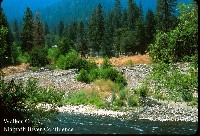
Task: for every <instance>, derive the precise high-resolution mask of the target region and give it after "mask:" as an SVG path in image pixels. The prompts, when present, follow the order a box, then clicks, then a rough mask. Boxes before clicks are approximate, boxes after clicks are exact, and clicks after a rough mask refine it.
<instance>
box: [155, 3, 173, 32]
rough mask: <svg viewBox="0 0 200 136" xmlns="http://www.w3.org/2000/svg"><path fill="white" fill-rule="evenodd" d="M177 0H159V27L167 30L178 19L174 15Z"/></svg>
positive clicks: (157, 14)
mask: <svg viewBox="0 0 200 136" xmlns="http://www.w3.org/2000/svg"><path fill="white" fill-rule="evenodd" d="M176 2H177V0H157V6H156V18H157V29H158V30H161V31H164V32H167V31H168V30H169V29H170V28H172V27H174V26H172V25H171V24H172V22H173V21H176V20H172V19H175V18H174V17H175V16H174V13H175V7H176V4H177V3H176Z"/></svg>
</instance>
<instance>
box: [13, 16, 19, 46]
mask: <svg viewBox="0 0 200 136" xmlns="http://www.w3.org/2000/svg"><path fill="white" fill-rule="evenodd" d="M13 36H14V39H15V42H16V43H19V40H20V37H19V26H18V22H17V19H15V20H14V23H13Z"/></svg>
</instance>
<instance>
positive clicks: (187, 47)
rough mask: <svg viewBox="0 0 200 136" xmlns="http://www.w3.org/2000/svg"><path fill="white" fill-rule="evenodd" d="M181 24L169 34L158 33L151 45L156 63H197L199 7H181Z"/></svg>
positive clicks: (192, 5) (190, 5)
mask: <svg viewBox="0 0 200 136" xmlns="http://www.w3.org/2000/svg"><path fill="white" fill-rule="evenodd" d="M179 12H180V14H179V16H178V18H179V22H180V23H179V24H178V26H177V27H176V28H175V29H174V30H171V31H169V32H166V33H165V32H158V33H157V35H156V40H155V43H154V44H152V45H151V49H150V56H151V58H152V60H153V61H155V62H160V61H162V62H165V63H171V62H184V61H190V62H191V61H195V62H196V63H197V59H194V58H197V54H198V44H197V41H198V7H197V6H196V4H188V5H185V4H181V5H179Z"/></svg>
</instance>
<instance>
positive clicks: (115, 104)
mask: <svg viewBox="0 0 200 136" xmlns="http://www.w3.org/2000/svg"><path fill="white" fill-rule="evenodd" d="M114 106H117V107H122V106H126V103H125V102H124V101H123V100H121V99H116V100H115V102H114Z"/></svg>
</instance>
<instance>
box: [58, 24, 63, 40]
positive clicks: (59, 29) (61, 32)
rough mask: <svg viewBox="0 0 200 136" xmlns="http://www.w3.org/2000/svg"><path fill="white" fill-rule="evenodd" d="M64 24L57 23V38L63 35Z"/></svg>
mask: <svg viewBox="0 0 200 136" xmlns="http://www.w3.org/2000/svg"><path fill="white" fill-rule="evenodd" d="M64 27H65V26H64V23H63V21H60V23H59V28H58V32H59V36H60V37H63V33H64Z"/></svg>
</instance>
